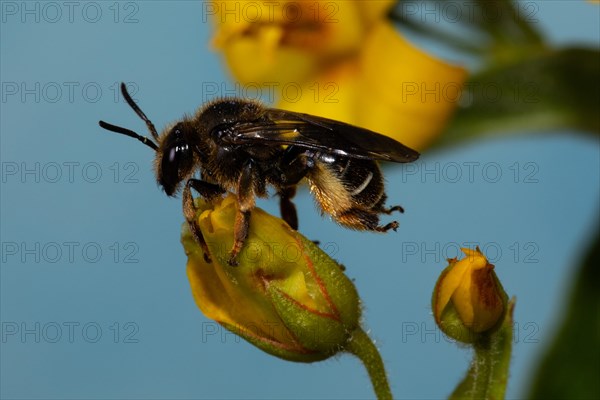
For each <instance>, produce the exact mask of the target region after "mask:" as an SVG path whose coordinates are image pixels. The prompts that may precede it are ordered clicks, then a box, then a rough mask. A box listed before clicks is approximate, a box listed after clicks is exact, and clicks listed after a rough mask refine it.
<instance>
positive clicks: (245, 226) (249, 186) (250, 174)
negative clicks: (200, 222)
mask: <svg viewBox="0 0 600 400" xmlns="http://www.w3.org/2000/svg"><path fill="white" fill-rule="evenodd" d="M254 179H255V167H254V163H253V162H252V161H249V162H248V163H246V165H244V168H242V173H241V174H240V177H239V179H238V185H237V197H238V203H239V210H238V212H237V214H236V216H235V225H234V227H233V247H232V248H231V252H230V253H229V261H228V263H229V265H231V266H235V265H238V261H237V256H238V254H240V251H241V250H242V246H243V245H244V242H245V241H246V238H247V237H248V230H249V228H250V211H252V209H253V208H254V203H255V202H254V200H255V199H254Z"/></svg>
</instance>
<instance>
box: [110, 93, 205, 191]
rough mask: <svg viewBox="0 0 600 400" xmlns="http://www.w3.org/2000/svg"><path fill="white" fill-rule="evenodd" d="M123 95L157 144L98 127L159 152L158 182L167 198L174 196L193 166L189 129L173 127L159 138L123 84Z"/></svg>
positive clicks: (114, 128)
mask: <svg viewBox="0 0 600 400" xmlns="http://www.w3.org/2000/svg"><path fill="white" fill-rule="evenodd" d="M121 93H122V94H123V98H124V99H125V101H127V104H129V106H130V107H131V108H132V109H133V111H135V113H136V114H137V115H138V116H139V117H140V118H141V119H142V120H143V121H144V122H145V123H146V126H147V127H148V130H149V131H150V133H151V135H152V137H153V138H154V141H152V139H150V138H148V137H145V136H141V135H139V134H137V133H135V132H134V131H132V130H129V129H126V128H122V127H120V126H116V125H112V124H109V123H106V122H104V121H100V122H99V124H100V126H101V127H102V128H104V129H106V130H109V131H111V132H116V133H120V134H123V135H126V136H129V137H132V138H135V139H137V140H139V141H140V142H142V143H144V144H145V145H146V146H148V147H150V148H151V149H152V150H154V151H155V152H156V159H155V163H154V164H155V168H156V177H157V180H158V183H159V184H160V185H161V186H162V188H163V189H164V190H165V193H166V194H167V195H168V196H173V195H174V194H175V193H176V192H177V189H178V187H179V184H180V183H181V182H182V181H183V180H184V179H185V178H186V177H189V176H190V175H191V173H192V171H193V167H194V161H195V160H194V154H193V150H192V147H191V146H190V143H189V142H188V140H187V139H186V138H187V137H189V136H188V134H191V133H192V132H191V131H190V127H189V126H188V124H186V123H185V121H184V122H181V123H178V124H176V125H175V126H173V127H172V128H169V129H167V130H166V131H165V132H164V133H163V134H162V135H160V136H159V135H158V132H157V131H156V128H155V127H154V124H153V123H152V122H151V121H150V119H149V118H148V117H146V114H144V112H143V111H142V110H141V109H140V108H139V107H138V105H137V104H136V103H135V102H134V101H133V99H132V98H131V96H130V95H129V93H128V92H127V87H126V86H125V84H124V83H121Z"/></svg>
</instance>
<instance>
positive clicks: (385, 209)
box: [377, 206, 404, 215]
mask: <svg viewBox="0 0 600 400" xmlns="http://www.w3.org/2000/svg"><path fill="white" fill-rule="evenodd" d="M377 211H379V212H381V213H383V214H388V215H389V214H391V213H393V212H394V211H398V212H399V213H404V208H402V206H392V207H383V206H382V207H381V208H379V209H378V210H377Z"/></svg>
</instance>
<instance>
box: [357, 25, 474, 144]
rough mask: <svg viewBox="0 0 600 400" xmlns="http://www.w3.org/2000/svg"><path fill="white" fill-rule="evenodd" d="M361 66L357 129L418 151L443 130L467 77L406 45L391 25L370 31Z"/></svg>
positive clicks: (459, 68) (464, 71)
mask: <svg viewBox="0 0 600 400" xmlns="http://www.w3.org/2000/svg"><path fill="white" fill-rule="evenodd" d="M361 68H362V71H361V72H362V74H363V78H364V79H362V81H361V82H362V87H361V94H362V96H361V97H360V98H359V109H360V110H361V111H360V122H359V125H360V126H363V127H365V128H368V129H371V130H373V131H375V132H379V133H382V134H385V135H388V136H390V137H393V138H394V139H396V140H398V141H400V142H402V143H404V144H405V145H407V146H409V147H412V148H414V149H416V150H423V149H424V148H425V147H426V146H427V145H428V144H429V143H431V141H432V140H433V139H434V138H435V137H436V136H437V135H439V134H440V133H441V132H442V130H443V128H444V126H445V125H446V123H447V121H448V119H449V118H450V116H451V115H452V112H453V111H454V109H455V108H456V106H457V101H458V97H459V95H460V92H461V88H462V85H463V82H464V80H465V78H466V76H467V72H466V70H465V69H464V68H461V67H458V66H453V65H450V64H448V63H445V62H443V61H441V60H439V59H436V58H434V57H432V56H430V55H429V54H427V53H425V52H423V51H421V50H419V49H418V48H416V47H415V46H413V45H412V44H410V43H409V42H408V41H407V40H405V39H404V38H403V37H402V36H400V35H399V34H398V32H397V31H396V30H395V29H394V27H393V26H392V25H391V24H390V23H381V24H378V25H377V26H376V27H374V29H373V31H372V32H371V34H370V37H369V39H368V40H367V42H366V45H365V48H364V50H363V52H362V53H361Z"/></svg>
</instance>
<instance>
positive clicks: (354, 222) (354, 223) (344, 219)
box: [336, 207, 400, 232]
mask: <svg viewBox="0 0 600 400" xmlns="http://www.w3.org/2000/svg"><path fill="white" fill-rule="evenodd" d="M336 219H337V221H338V222H339V223H340V224H342V225H345V226H347V227H349V228H352V229H357V230H365V231H375V232H387V231H389V230H390V229H393V230H394V231H395V230H396V229H398V227H399V226H400V224H399V223H398V222H397V221H392V222H390V223H389V224H386V225H379V210H377V211H373V210H366V209H364V208H357V207H354V208H351V209H349V210H346V211H344V212H342V213H340V214H339V215H337V216H336Z"/></svg>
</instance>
